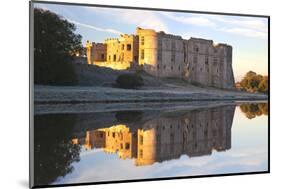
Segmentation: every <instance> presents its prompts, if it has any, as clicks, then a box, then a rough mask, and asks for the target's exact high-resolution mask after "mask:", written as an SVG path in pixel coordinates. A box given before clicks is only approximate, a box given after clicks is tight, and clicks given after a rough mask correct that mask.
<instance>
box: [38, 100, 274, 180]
mask: <svg viewBox="0 0 281 189" xmlns="http://www.w3.org/2000/svg"><path fill="white" fill-rule="evenodd" d="M34 160H35V161H34V171H35V184H36V185H46V184H50V185H52V184H71V183H85V182H101V181H118V180H131V179H133V180H134V179H149V178H165V177H181V176H200V175H213V174H227V173H244V172H262V171H267V170H268V104H267V102H263V103H260V102H259V103H257V102H256V103H239V104H237V103H235V104H227V105H220V106H206V107H202V106H201V107H200V108H192V109H190V108H188V109H185V108H184V106H181V108H169V109H157V110H156V109H155V110H153V108H151V109H149V110H141V109H137V108H136V109H135V110H122V111H116V110H115V111H104V112H91V113H89V112H88V113H87V112H84V113H44V114H38V115H37V114H35V116H34Z"/></svg>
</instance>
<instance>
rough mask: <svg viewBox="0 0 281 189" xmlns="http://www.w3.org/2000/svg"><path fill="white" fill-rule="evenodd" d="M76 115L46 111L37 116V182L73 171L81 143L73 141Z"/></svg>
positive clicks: (35, 159) (53, 179) (35, 163)
mask: <svg viewBox="0 0 281 189" xmlns="http://www.w3.org/2000/svg"><path fill="white" fill-rule="evenodd" d="M74 123H75V116H73V115H71V116H59V115H44V116H35V120H34V125H35V129H34V171H35V174H34V175H35V180H34V182H35V185H47V184H50V183H52V182H54V181H55V180H56V179H57V178H58V177H59V176H65V175H66V174H68V173H71V172H72V171H73V166H72V165H71V164H72V163H73V162H77V161H79V160H80V157H79V153H80V148H81V147H80V146H79V145H75V144H73V143H72V142H71V137H72V132H73V126H74Z"/></svg>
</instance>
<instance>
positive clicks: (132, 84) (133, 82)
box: [116, 73, 144, 89]
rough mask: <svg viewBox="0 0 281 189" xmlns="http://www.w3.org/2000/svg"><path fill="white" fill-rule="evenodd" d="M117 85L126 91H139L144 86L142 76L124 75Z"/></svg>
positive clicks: (118, 79)
mask: <svg viewBox="0 0 281 189" xmlns="http://www.w3.org/2000/svg"><path fill="white" fill-rule="evenodd" d="M116 84H117V86H118V87H120V88H124V89H137V88H139V87H141V86H143V85H144V83H143V79H142V77H141V76H140V74H137V73H135V74H129V73H128V74H122V75H119V76H118V77H117V79H116Z"/></svg>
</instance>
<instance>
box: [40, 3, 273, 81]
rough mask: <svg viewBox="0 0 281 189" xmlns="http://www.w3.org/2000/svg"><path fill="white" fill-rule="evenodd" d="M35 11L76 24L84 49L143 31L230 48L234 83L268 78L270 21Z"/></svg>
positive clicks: (57, 8) (75, 9) (68, 8)
mask: <svg viewBox="0 0 281 189" xmlns="http://www.w3.org/2000/svg"><path fill="white" fill-rule="evenodd" d="M35 7H38V8H43V9H47V10H50V11H52V12H55V13H56V14H58V15H60V16H62V17H64V18H65V19H67V20H68V21H69V22H72V23H74V24H75V25H76V27H77V29H76V33H79V34H80V35H82V43H83V45H85V44H86V41H87V40H90V41H93V42H104V40H105V39H106V38H116V37H119V36H120V34H122V33H127V34H134V33H135V30H136V27H142V28H147V29H154V30H156V31H164V32H166V33H170V34H174V35H180V36H182V38H184V39H189V38H190V37H197V38H205V39H211V40H213V41H214V43H227V44H229V45H231V46H232V47H233V52H232V53H233V60H232V66H233V71H234V77H235V81H240V80H241V79H242V78H243V76H244V75H245V74H246V73H247V72H248V71H250V70H251V71H254V72H256V73H258V74H262V75H267V74H268V22H267V18H261V17H245V16H229V15H211V14H198V13H179V12H163V11H148V10H132V9H117V8H114V9H113V8H100V7H86V6H72V5H55V4H40V3H36V4H35Z"/></svg>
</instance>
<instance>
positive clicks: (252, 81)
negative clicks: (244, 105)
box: [240, 71, 268, 93]
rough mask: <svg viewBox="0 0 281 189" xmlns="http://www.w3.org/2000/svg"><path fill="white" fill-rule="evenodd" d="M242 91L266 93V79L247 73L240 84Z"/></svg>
mask: <svg viewBox="0 0 281 189" xmlns="http://www.w3.org/2000/svg"><path fill="white" fill-rule="evenodd" d="M240 85H241V87H242V89H244V90H246V91H250V92H263V93H267V92H268V77H267V76H262V75H260V74H256V73H255V72H253V71H249V72H248V73H247V74H246V75H245V76H244V78H243V79H242V81H241V82H240Z"/></svg>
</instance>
